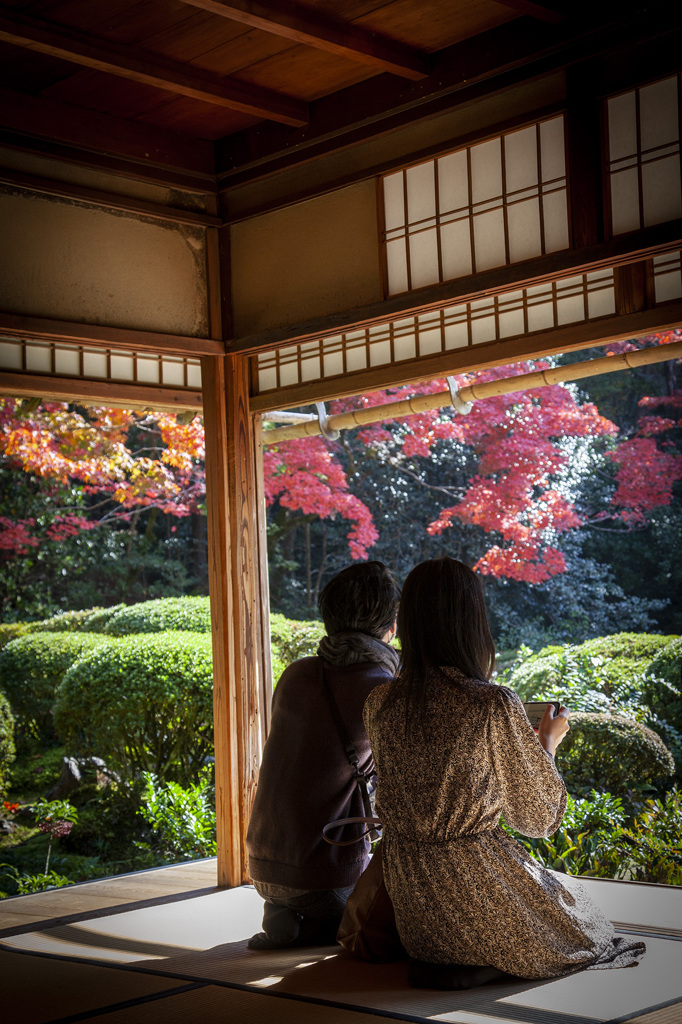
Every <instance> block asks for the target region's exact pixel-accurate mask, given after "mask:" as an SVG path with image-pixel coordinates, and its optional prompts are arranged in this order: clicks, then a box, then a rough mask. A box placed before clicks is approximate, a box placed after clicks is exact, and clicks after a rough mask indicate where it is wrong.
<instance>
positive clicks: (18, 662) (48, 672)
mask: <svg viewBox="0 0 682 1024" xmlns="http://www.w3.org/2000/svg"><path fill="white" fill-rule="evenodd" d="M111 643H112V641H111V640H107V638H105V637H103V636H102V635H101V634H96V633H29V635H28V636H22V637H18V638H17V639H16V640H12V642H11V643H9V644H7V646H6V647H4V648H3V649H2V651H0V686H2V687H3V689H4V691H5V693H6V694H7V696H8V698H9V701H10V704H11V706H12V711H13V713H14V716H15V718H16V721H17V726H18V729H19V730H21V734H22V741H27V740H28V739H29V738H30V737H34V738H37V739H39V740H40V741H41V742H43V743H48V744H51V743H54V741H55V733H54V726H53V721H52V708H53V705H54V700H55V693H56V690H57V687H58V686H59V684H60V683H61V681H62V679H63V677H64V674H65V672H66V671H67V670H68V669H69V668H70V667H71V665H72V664H73V663H74V662H75V661H77V660H78V658H79V657H80V656H81V654H84V653H85V652H86V651H91V650H93V649H94V648H96V647H101V646H102V645H107V646H110V645H111Z"/></svg>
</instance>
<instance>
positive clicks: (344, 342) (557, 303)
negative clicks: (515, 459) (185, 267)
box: [256, 267, 615, 394]
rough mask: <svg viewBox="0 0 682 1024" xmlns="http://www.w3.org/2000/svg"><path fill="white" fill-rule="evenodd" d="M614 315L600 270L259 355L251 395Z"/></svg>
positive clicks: (608, 284) (607, 275) (607, 280)
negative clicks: (254, 390) (254, 383)
mask: <svg viewBox="0 0 682 1024" xmlns="http://www.w3.org/2000/svg"><path fill="white" fill-rule="evenodd" d="M614 311H615V297H614V274H613V270H612V268H609V267H607V268H605V269H603V270H597V271H594V272H592V273H589V274H578V275H576V276H574V277H570V278H565V279H564V280H561V281H547V282H544V283H541V284H537V285H533V286H532V287H530V288H524V289H520V288H519V289H517V290H515V291H510V292H504V293H502V294H500V295H486V296H484V297H483V298H479V299H471V300H469V301H466V302H461V303H459V304H457V305H452V306H447V307H446V308H444V309H436V310H431V311H429V312H426V313H420V314H419V315H417V316H409V317H405V318H403V319H401V320H396V321H393V322H391V323H381V324H375V325H373V326H371V327H366V328H361V329H358V330H353V331H348V332H346V333H344V334H337V335H333V336H329V337H324V338H317V339H315V340H312V341H306V342H303V343H301V344H299V345H288V346H287V347H285V348H281V349H278V350H277V351H273V352H265V353H263V354H261V355H259V356H258V357H257V359H256V366H257V373H256V379H257V388H258V392H259V393H261V394H262V393H264V392H267V391H273V390H276V389H279V388H286V387H292V386H296V385H300V384H304V383H306V382H310V381H317V380H324V379H327V378H329V377H341V376H346V375H348V374H352V373H356V372H362V371H363V370H369V369H372V368H374V367H380V366H387V365H391V364H393V363H399V362H402V361H404V360H415V359H417V360H418V359H420V358H428V357H430V356H434V355H439V354H442V353H445V352H449V351H452V350H454V349H461V348H467V347H475V346H477V345H484V344H486V343H487V342H494V341H500V340H501V339H504V338H513V337H521V336H523V335H526V334H529V333H530V334H532V333H533V332H536V331H550V330H554V329H556V328H558V327H563V326H566V325H567V324H574V323H580V322H584V321H586V320H593V319H598V318H599V317H603V316H610V315H612V314H613V313H614Z"/></svg>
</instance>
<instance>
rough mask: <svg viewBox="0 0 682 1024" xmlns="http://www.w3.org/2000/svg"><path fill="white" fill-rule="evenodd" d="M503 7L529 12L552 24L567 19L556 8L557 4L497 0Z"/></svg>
mask: <svg viewBox="0 0 682 1024" xmlns="http://www.w3.org/2000/svg"><path fill="white" fill-rule="evenodd" d="M496 3H498V4H502V6H503V7H510V8H511V9H512V10H513V11H516V12H517V13H518V14H527V15H529V16H530V17H531V18H538V19H539V20H540V21H548V22H549V23H550V24H552V25H560V24H562V22H564V21H566V15H565V14H563V13H562V12H561V11H558V10H557V9H556V5H555V4H546V3H545V4H536V3H531V2H530V0H496Z"/></svg>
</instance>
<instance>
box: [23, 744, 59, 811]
mask: <svg viewBox="0 0 682 1024" xmlns="http://www.w3.org/2000/svg"><path fill="white" fill-rule="evenodd" d="M63 760H64V748H63V747H48V748H47V749H46V750H41V751H39V752H30V753H23V754H22V753H20V754H19V755H18V757H17V759H16V761H15V762H14V764H13V765H12V771H11V784H10V793H13V794H15V795H16V796H22V797H24V799H26V798H28V797H32V796H33V795H35V794H36V793H46V792H47V791H48V790H49V789H51V788H52V786H54V785H55V784H56V783H57V781H58V780H59V776H60V775H61V772H62V762H63Z"/></svg>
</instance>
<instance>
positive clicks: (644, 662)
mask: <svg viewBox="0 0 682 1024" xmlns="http://www.w3.org/2000/svg"><path fill="white" fill-rule="evenodd" d="M676 639H678V638H676V637H672V636H659V635H657V634H651V633H616V634H615V635H614V636H606V637H597V638H596V639H593V640H586V641H585V643H583V644H578V645H576V646H569V645H564V646H557V647H545V648H543V649H542V650H541V651H539V652H538V653H537V654H534V655H532V656H531V657H528V658H525V659H524V660H522V661H521V663H520V664H518V665H517V666H515V667H514V669H513V670H512V672H511V674H510V676H509V681H508V684H507V685H509V686H511V687H512V689H514V690H516V692H517V693H518V694H519V696H520V697H521V699H522V700H533V699H534V698H535V697H543V696H545V690H546V688H547V687H548V686H555V685H556V686H561V684H562V683H563V681H564V678H565V676H566V675H567V674H570V672H571V670H572V666H576V665H578V666H580V665H583V666H588V669H589V666H590V664H591V663H593V662H594V660H595V659H596V660H597V661H598V662H599V665H600V675H601V677H602V681H603V688H604V692H606V693H609V692H610V690H611V689H613V688H615V687H617V686H618V685H620V684H626V683H629V682H630V680H631V679H632V678H633V677H634V676H637V675H641V674H642V672H644V671H645V670H646V669H648V666H649V664H650V663H651V661H652V660H653V659H654V658H656V657H657V656H658V655H660V654H661V653H662V652H663V651H664V650H665V649H666V648H667V647H668V646H669V645H670V643H671V641H673V640H676Z"/></svg>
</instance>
